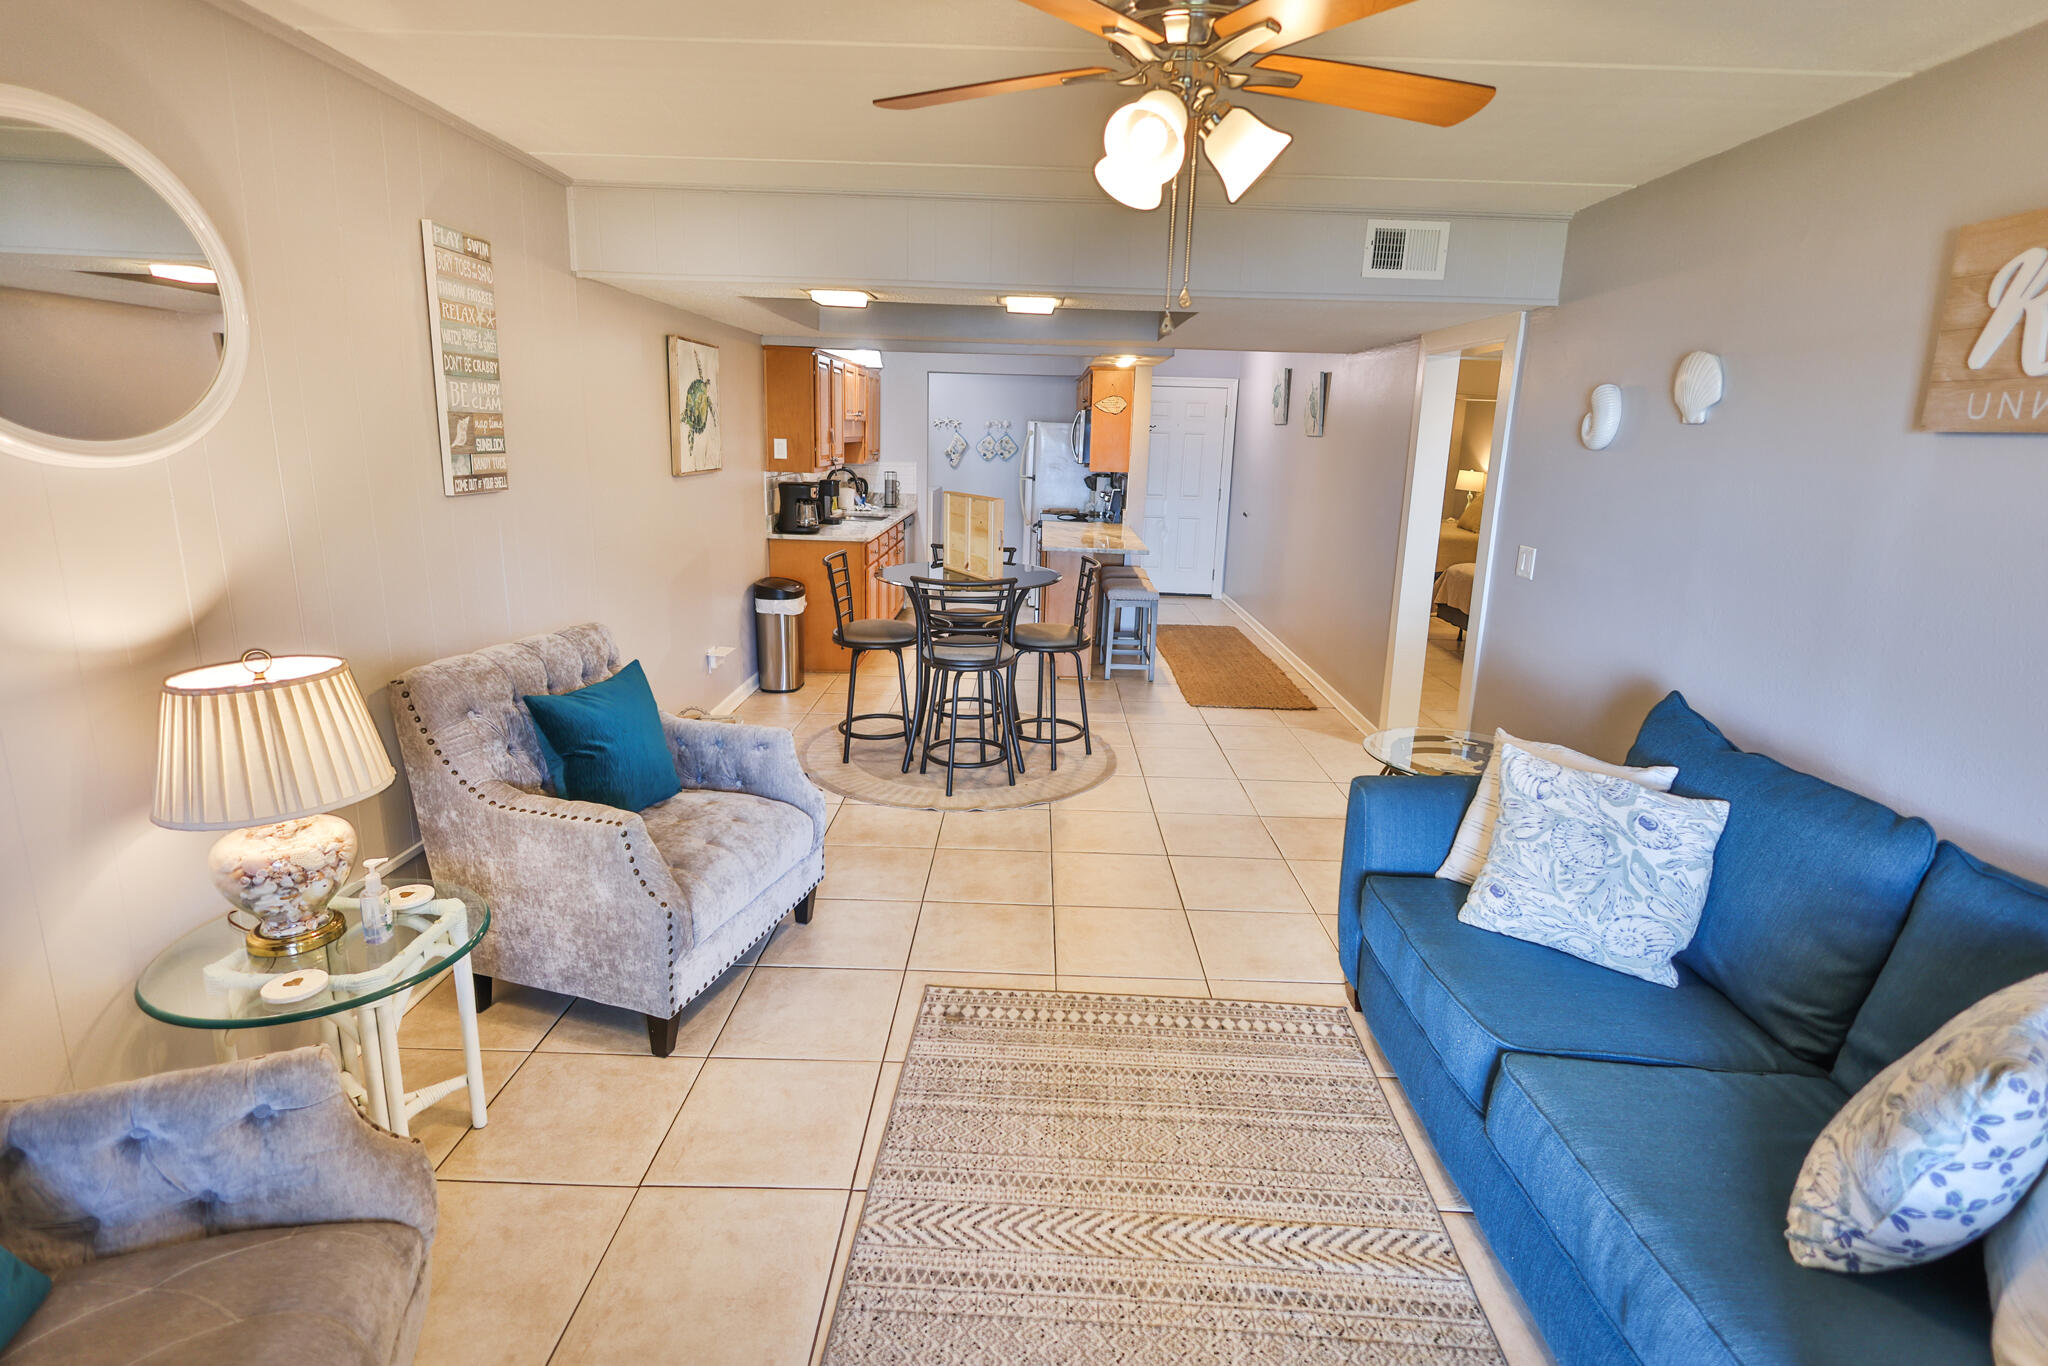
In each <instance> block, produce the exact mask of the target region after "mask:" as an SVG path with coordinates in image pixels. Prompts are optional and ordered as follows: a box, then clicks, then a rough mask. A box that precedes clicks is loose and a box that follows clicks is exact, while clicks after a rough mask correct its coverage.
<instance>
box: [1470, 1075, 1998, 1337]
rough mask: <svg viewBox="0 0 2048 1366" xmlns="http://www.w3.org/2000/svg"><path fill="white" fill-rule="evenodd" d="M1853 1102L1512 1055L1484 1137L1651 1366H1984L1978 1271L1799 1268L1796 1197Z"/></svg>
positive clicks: (1794, 1090)
mask: <svg viewBox="0 0 2048 1366" xmlns="http://www.w3.org/2000/svg"><path fill="white" fill-rule="evenodd" d="M1846 1099H1847V1096H1846V1095H1845V1094H1844V1093H1843V1091H1842V1090H1841V1088H1840V1087H1838V1086H1836V1085H1835V1084H1834V1083H1833V1082H1832V1081H1829V1080H1828V1079H1827V1078H1825V1077H1806V1076H1791V1075H1786V1074H1782V1073H1779V1074H1764V1073H1744V1072H1707V1071H1700V1070H1697V1069H1694V1068H1683V1067H1635V1066H1630V1065H1627V1064H1618V1063H1606V1062H1586V1061H1581V1060H1578V1059H1573V1058H1543V1057H1529V1056H1523V1055H1516V1056H1513V1057H1510V1058H1508V1059H1507V1060H1506V1062H1505V1063H1504V1064H1503V1065H1502V1068H1501V1077H1500V1082H1499V1084H1498V1085H1496V1086H1495V1088H1494V1099H1493V1105H1492V1107H1491V1108H1490V1109H1489V1110H1488V1111H1487V1116H1486V1134H1487V1137H1488V1138H1489V1139H1490V1140H1491V1141H1492V1142H1493V1145H1494V1148H1495V1150H1496V1151H1497V1152H1498V1153H1499V1154H1500V1157H1501V1159H1502V1161H1504V1162H1505V1163H1506V1164H1507V1166H1508V1169H1509V1170H1510V1171H1512V1172H1513V1173H1514V1174H1515V1176H1516V1178H1517V1180H1518V1181H1519V1182H1520V1183H1521V1186H1522V1188H1523V1190H1524V1191H1526V1192H1527V1193H1528V1195H1529V1198H1530V1200H1531V1201H1533V1202H1534V1204H1535V1206H1536V1208H1537V1211H1538V1212H1539V1213H1540V1214H1541V1215H1542V1216H1543V1218H1544V1221H1545V1222H1546V1223H1547V1224H1549V1225H1550V1228H1551V1231H1552V1232H1554V1233H1555V1234H1556V1235H1557V1237H1558V1239H1559V1241H1560V1242H1561V1243H1562V1244H1563V1245H1564V1249H1565V1252H1566V1253H1567V1255H1569V1256H1570V1257H1571V1258H1572V1260H1573V1261H1574V1263H1575V1264H1576V1265H1577V1266H1578V1269H1579V1274H1580V1275H1581V1277H1583V1279H1584V1280H1585V1282H1586V1285H1587V1287H1588V1289H1590V1290H1591V1292H1592V1294H1593V1297H1594V1299H1595V1300H1596V1301H1598V1302H1599V1304H1600V1306H1601V1307H1602V1308H1603V1309H1604V1310H1605V1311H1606V1312H1607V1313H1608V1315H1609V1316H1610V1317H1611V1318H1612V1319H1613V1320H1614V1322H1615V1324H1616V1325H1617V1326H1618V1327H1619V1328H1620V1330H1621V1334H1622V1336H1623V1337H1624V1338H1625V1339H1627V1341H1628V1343H1629V1345H1630V1346H1631V1347H1632V1348H1634V1349H1635V1352H1636V1354H1637V1355H1638V1356H1640V1357H1641V1358H1642V1359H1643V1360H1644V1361H1646V1362H1673V1363H1677V1362H1683V1363H1685V1364H1686V1366H1724V1364H1725V1366H1733V1363H1742V1364H1743V1366H1795V1364H1796V1366H1813V1363H1817V1362H1900V1363H1904V1362H1926V1363H1933V1362H1941V1363H1943V1366H1988V1363H1989V1362H1990V1360H1991V1343H1990V1337H1991V1314H1990V1310H1989V1307H1988V1304H1987V1294H1986V1289H1985V1280H1984V1269H1983V1259H1982V1258H1981V1257H1980V1256H1977V1255H1975V1254H1974V1253H1966V1254H1959V1255H1957V1256H1954V1257H1949V1258H1945V1259H1944V1260H1942V1261H1940V1262H1935V1263H1933V1264H1931V1265H1928V1266H1924V1267H1915V1268H1913V1269H1911V1270H1908V1271H1896V1272H1889V1273H1887V1274H1885V1275H1882V1276H1842V1275H1836V1274H1834V1273H1832V1272H1827V1271H1813V1270H1808V1269H1807V1268H1805V1267H1802V1266H1800V1265H1799V1264H1798V1263H1796V1262H1794V1261H1793V1260H1792V1257H1791V1254H1790V1253H1789V1252H1787V1251H1786V1249H1785V1236H1784V1235H1785V1202H1786V1200H1787V1198H1788V1196H1789V1195H1790V1192H1791V1190H1792V1183H1793V1179H1794V1178H1795V1177H1796V1176H1797V1175H1798V1173H1799V1164H1800V1162H1801V1160H1802V1159H1804V1158H1805V1156H1806V1150H1807V1148H1808V1147H1809V1146H1810V1145H1811V1144H1812V1142H1813V1139H1814V1136H1815V1135H1816V1134H1818V1133H1819V1132H1820V1130H1821V1128H1822V1126H1824V1125H1825V1124H1826V1123H1827V1122H1828V1120H1829V1118H1830V1117H1831V1116H1833V1114H1834V1113H1835V1111H1836V1110H1837V1109H1839V1108H1840V1107H1841V1105H1842V1104H1843V1102H1844V1101H1845V1100H1846Z"/></svg>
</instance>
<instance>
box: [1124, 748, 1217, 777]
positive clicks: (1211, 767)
mask: <svg viewBox="0 0 2048 1366" xmlns="http://www.w3.org/2000/svg"><path fill="white" fill-rule="evenodd" d="M1138 766H1139V767H1140V768H1142V769H1143V770H1144V771H1145V776H1146V777H1147V778H1232V777H1236V776H1237V774H1236V771H1235V770H1234V769H1232V768H1231V766H1230V761H1229V760H1228V759H1227V758H1225V757H1224V754H1223V751H1222V750H1220V749H1214V750H1199V749H1146V748H1145V747H1144V746H1142V745H1141V746H1139V748H1138Z"/></svg>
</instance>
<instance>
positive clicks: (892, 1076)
mask: <svg viewBox="0 0 2048 1366" xmlns="http://www.w3.org/2000/svg"><path fill="white" fill-rule="evenodd" d="M902 1080H903V1064H902V1063H900V1062H885V1063H883V1064H882V1075H881V1078H880V1079H879V1080H878V1081H877V1082H876V1083H875V1094H874V1096H873V1098H872V1099H871V1100H870V1101H869V1102H868V1113H867V1123H866V1125H865V1129H864V1132H863V1133H862V1134H861V1140H860V1162H859V1163H858V1164H857V1165H856V1166H855V1168H854V1172H853V1188H854V1189H855V1190H857V1191H864V1190H866V1189H867V1188H868V1178H869V1177H871V1176H873V1175H874V1172H875V1157H876V1155H877V1154H879V1153H880V1152H881V1151H882V1137H883V1135H884V1134H886V1133H887V1132H888V1129H889V1107H890V1106H892V1105H894V1104H895V1103H896V1087H897V1085H898V1083H900V1082H901V1081H902Z"/></svg>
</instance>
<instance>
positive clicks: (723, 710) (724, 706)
mask: <svg viewBox="0 0 2048 1366" xmlns="http://www.w3.org/2000/svg"><path fill="white" fill-rule="evenodd" d="M759 691H761V675H759V674H757V673H752V674H748V675H747V681H746V682H744V683H742V684H740V685H739V686H738V687H737V688H734V689H733V690H732V691H731V692H729V693H727V694H726V695H725V696H724V697H722V698H720V699H719V701H718V705H717V706H715V707H713V708H712V709H711V714H712V715H713V716H731V715H732V714H733V713H734V712H735V711H738V710H739V705H740V703H742V702H744V701H746V700H747V699H748V698H749V697H752V696H753V695H754V694H755V693H757V692H759Z"/></svg>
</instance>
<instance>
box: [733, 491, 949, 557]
mask: <svg viewBox="0 0 2048 1366" xmlns="http://www.w3.org/2000/svg"><path fill="white" fill-rule="evenodd" d="M916 515H917V499H916V497H915V496H906V497H905V498H904V500H903V506H902V507H899V508H892V509H890V511H889V515H888V516H887V517H853V516H849V517H847V519H846V520H845V521H843V522H833V523H830V524H828V525H826V526H821V527H819V528H818V530H817V532H816V533H815V534H813V535H809V536H805V535H801V534H799V533H796V532H787V531H770V532H769V533H768V539H769V540H771V541H840V542H847V541H851V542H853V543H854V544H856V545H866V544H867V543H868V542H869V541H872V540H874V539H875V537H877V536H879V535H881V534H882V533H883V532H885V531H887V530H889V528H891V527H893V526H896V525H898V524H899V523H901V522H903V521H904V520H905V519H907V518H910V517H915V516H916ZM771 525H772V524H771Z"/></svg>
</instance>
